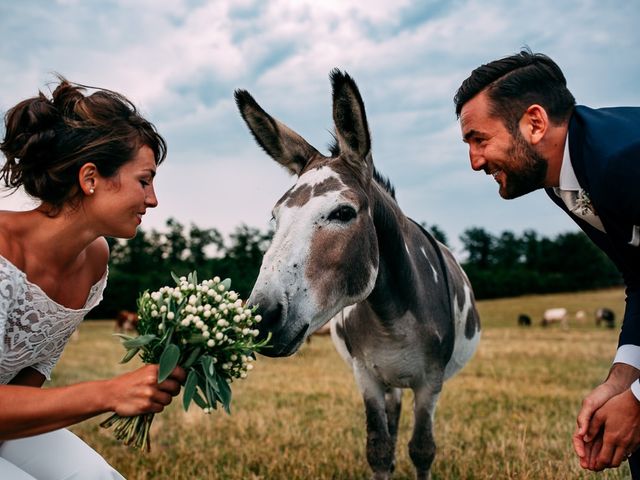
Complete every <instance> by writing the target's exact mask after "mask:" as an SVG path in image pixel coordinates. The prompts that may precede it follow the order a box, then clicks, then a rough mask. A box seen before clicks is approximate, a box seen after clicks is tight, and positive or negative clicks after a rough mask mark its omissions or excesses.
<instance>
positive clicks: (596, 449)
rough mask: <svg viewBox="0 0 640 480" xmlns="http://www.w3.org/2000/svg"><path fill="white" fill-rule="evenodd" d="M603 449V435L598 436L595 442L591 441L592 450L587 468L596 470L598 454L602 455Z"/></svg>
mask: <svg viewBox="0 0 640 480" xmlns="http://www.w3.org/2000/svg"><path fill="white" fill-rule="evenodd" d="M601 449H602V436H598V437H596V438H595V439H594V440H593V442H591V451H590V452H589V460H588V462H587V468H588V469H589V470H595V468H596V461H597V458H598V455H600V450H601Z"/></svg>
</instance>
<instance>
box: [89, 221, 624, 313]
mask: <svg viewBox="0 0 640 480" xmlns="http://www.w3.org/2000/svg"><path fill="white" fill-rule="evenodd" d="M422 225H423V227H425V228H426V229H427V230H428V231H429V232H431V234H432V235H433V236H434V237H435V238H437V239H438V240H439V241H441V242H442V243H444V244H447V236H446V234H445V233H444V232H443V231H442V230H441V229H440V228H439V227H438V226H437V225H430V226H427V225H426V224H424V223H423V224H422ZM272 236H273V232H272V231H270V230H268V231H261V230H259V229H257V228H254V227H249V226H247V225H240V226H239V227H237V228H236V229H235V230H234V231H233V232H232V233H231V234H230V235H229V236H228V238H224V236H223V235H222V234H221V233H220V232H219V231H218V230H217V229H215V228H210V229H201V228H199V227H197V226H196V225H193V224H192V225H191V226H189V227H185V225H183V224H181V223H180V222H178V221H177V220H175V219H173V218H170V219H169V220H167V222H166V228H165V230H164V231H162V232H159V231H156V230H151V231H150V232H147V231H145V230H142V229H140V230H139V231H138V234H137V235H136V236H135V238H133V239H131V240H127V241H122V240H114V239H109V244H110V247H111V259H110V262H109V281H108V284H107V288H106V290H105V292H104V301H103V302H102V303H101V304H100V305H99V306H98V307H96V308H95V309H94V310H93V311H92V312H91V315H90V316H91V317H92V318H113V317H114V316H115V315H116V314H117V312H119V311H120V310H135V309H136V300H137V298H138V295H139V293H140V292H142V291H144V290H146V289H151V290H155V289H157V288H160V287H161V286H163V285H171V284H172V283H173V280H172V279H171V272H173V273H175V274H177V275H179V276H180V275H186V274H188V273H189V272H191V271H197V272H198V276H199V278H212V277H213V276H216V275H217V276H219V277H221V278H230V279H232V286H231V288H232V289H233V290H235V291H236V292H238V294H239V295H240V297H241V298H244V299H246V298H247V297H248V296H249V294H250V292H251V288H252V287H253V284H254V282H255V280H256V278H257V276H258V272H259V269H260V264H261V262H262V256H263V255H264V253H265V252H266V250H267V248H268V246H269V243H270V241H271V238H272ZM460 241H461V243H462V245H463V255H462V257H463V258H464V260H463V261H462V265H463V267H464V269H465V271H466V273H467V275H468V276H469V279H470V281H471V284H472V285H473V289H474V292H475V295H476V297H477V298H478V299H483V298H497V297H509V296H516V295H523V294H528V293H551V292H566V291H577V290H587V289H592V288H601V287H608V286H613V285H621V284H622V278H621V277H620V274H619V273H618V271H617V269H616V268H615V266H614V265H613V264H612V263H611V261H610V260H609V259H608V258H607V257H606V256H605V255H604V254H603V253H602V252H601V251H600V250H599V249H598V248H597V247H596V246H595V245H593V244H592V243H591V241H590V240H589V239H588V238H587V237H586V235H584V234H583V233H582V232H570V233H564V234H560V235H558V236H556V237H555V238H547V237H543V236H539V235H538V234H537V233H536V232H535V231H533V230H528V231H525V232H524V233H523V234H522V235H520V236H518V235H516V234H514V233H513V232H510V231H504V232H502V233H501V234H500V235H497V236H495V235H492V234H491V233H490V232H488V231H487V230H485V229H483V228H479V227H472V228H469V229H467V230H465V231H464V232H463V233H462V235H461V236H460Z"/></svg>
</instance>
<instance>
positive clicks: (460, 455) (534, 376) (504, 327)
mask: <svg viewBox="0 0 640 480" xmlns="http://www.w3.org/2000/svg"><path fill="white" fill-rule="evenodd" d="M554 306H564V307H567V308H568V310H569V312H570V314H571V315H572V316H573V315H574V314H575V312H576V311H578V310H585V311H586V312H587V318H586V319H585V320H583V321H582V322H576V321H574V320H571V321H570V328H569V329H568V330H563V329H561V328H560V326H557V325H554V326H552V327H548V328H542V327H540V325H539V319H540V318H541V315H542V312H543V311H544V310H545V309H546V308H550V307H554ZM599 306H608V307H610V308H612V309H613V310H614V311H615V312H616V314H617V318H618V319H619V318H621V316H622V312H623V308H624V293H623V291H622V290H621V289H612V290H604V291H596V292H584V293H578V294H576V293H572V294H564V295H546V296H526V297H520V298H513V299H501V300H491V301H483V302H479V311H480V315H481V318H482V321H483V327H484V332H483V337H482V340H481V343H480V347H479V350H478V352H477V353H476V355H475V357H474V358H473V359H472V361H471V362H470V363H469V364H468V365H467V366H466V367H465V369H463V371H462V372H461V373H460V374H458V375H457V376H456V377H454V378H453V379H451V380H450V381H449V382H447V383H446V384H445V387H444V390H443V393H442V395H441V397H440V402H439V404H438V410H437V413H436V427H435V431H436V441H437V444H438V452H437V455H436V460H435V462H434V466H433V469H432V473H433V479H491V480H494V479H536V480H537V479H596V478H598V479H601V478H602V479H621V478H628V476H629V471H628V468H627V466H626V465H624V466H623V467H622V468H620V469H618V470H611V471H605V472H604V473H601V474H593V473H589V472H584V471H583V470H582V469H581V468H580V467H579V465H578V462H577V460H576V457H575V455H574V453H573V449H572V446H571V435H572V433H573V429H574V425H575V416H576V413H577V411H578V409H579V406H580V402H581V400H582V398H583V396H584V395H585V394H586V393H588V392H589V391H590V389H591V388H593V387H594V386H595V385H597V384H598V383H599V382H600V381H601V380H602V379H603V378H604V377H605V375H606V373H607V371H608V368H609V366H610V362H611V359H612V358H613V355H614V353H615V349H616V342H617V329H616V331H612V330H605V329H602V328H600V329H598V328H596V327H595V325H594V322H593V311H594V310H595V308H596V307H599ZM520 313H527V314H529V315H530V316H531V317H532V319H533V320H534V325H533V326H532V327H530V328H521V327H520V328H519V327H517V326H516V319H517V316H518V314H520ZM112 328H113V324H112V323H111V322H97V321H87V322H85V323H84V324H83V325H82V327H81V330H80V338H79V339H78V340H77V341H74V342H72V343H70V344H69V346H68V347H67V349H66V351H65V353H64V355H63V357H62V359H61V361H60V363H59V364H58V366H57V367H56V370H55V375H54V379H53V384H54V385H57V384H67V383H70V382H77V381H82V380H88V379H94V378H105V377H107V376H110V375H114V374H117V373H120V372H124V371H128V370H129V369H131V368H133V365H132V364H127V365H124V366H122V365H118V363H117V362H118V361H119V359H120V357H121V356H122V354H123V352H124V350H123V349H122V348H121V347H120V345H119V342H118V341H117V340H116V339H115V338H114V337H112V336H111V335H110V334H111V333H112ZM233 394H234V399H233V402H232V415H230V416H229V415H227V414H225V413H224V412H221V411H217V412H214V413H213V414H212V415H204V414H203V413H202V412H201V411H200V410H199V409H197V408H195V407H192V408H191V409H190V410H189V412H184V411H183V410H182V409H181V406H180V402H174V403H173V404H172V405H171V406H170V407H169V408H168V409H167V410H165V411H164V412H163V413H162V414H160V415H158V416H157V417H156V419H155V421H154V426H153V428H152V452H151V453H149V454H146V453H141V452H138V451H135V450H130V449H128V448H127V447H124V446H122V445H120V444H118V443H117V442H116V441H115V440H114V439H113V437H112V433H111V432H110V431H108V430H103V429H101V428H99V426H98V423H99V422H100V421H101V420H102V419H103V418H105V417H104V416H103V417H100V418H95V419H92V420H89V421H86V422H84V423H82V424H79V425H76V426H74V427H72V430H73V431H74V432H75V433H77V434H78V435H80V436H81V437H82V438H83V439H85V440H86V441H87V442H88V443H89V444H91V445H92V446H94V448H96V449H97V450H98V451H99V452H100V453H102V454H103V455H104V456H105V457H106V458H107V460H108V461H109V462H110V463H111V464H112V465H114V466H115V467H116V468H117V469H118V470H120V471H121V472H122V473H123V474H124V475H125V476H126V477H127V478H129V479H132V480H138V479H140V480H142V479H165V478H166V479H234V480H235V479H270V480H272V479H283V480H284V479H287V480H290V479H340V480H341V479H365V478H369V477H370V471H369V467H368V465H367V462H366V456H365V427H364V410H363V407H362V400H361V398H360V395H359V393H358V391H357V389H356V387H355V384H354V381H353V378H352V375H351V372H350V371H349V370H348V368H347V367H346V365H345V364H344V363H343V362H342V360H341V359H340V358H339V357H338V355H337V354H336V352H335V351H334V349H333V345H332V344H331V340H330V339H329V338H328V337H326V336H325V337H314V338H313V340H312V341H311V343H310V344H308V345H305V346H304V347H303V348H302V349H301V351H300V352H299V353H298V354H296V355H294V356H293V357H290V358H285V359H269V358H265V357H260V358H259V360H258V361H257V362H256V367H255V369H254V370H253V371H252V372H251V374H250V375H249V378H248V379H247V380H244V381H238V382H236V383H234V384H233ZM105 395H108V392H105ZM411 405H412V395H411V392H409V391H407V392H406V393H405V396H404V403H403V414H402V419H401V426H400V435H399V441H398V449H397V467H396V472H395V474H394V478H395V479H410V478H413V468H412V465H411V461H410V459H409V456H408V452H407V443H408V441H409V438H410V435H411V426H412V422H413V416H412V412H411Z"/></svg>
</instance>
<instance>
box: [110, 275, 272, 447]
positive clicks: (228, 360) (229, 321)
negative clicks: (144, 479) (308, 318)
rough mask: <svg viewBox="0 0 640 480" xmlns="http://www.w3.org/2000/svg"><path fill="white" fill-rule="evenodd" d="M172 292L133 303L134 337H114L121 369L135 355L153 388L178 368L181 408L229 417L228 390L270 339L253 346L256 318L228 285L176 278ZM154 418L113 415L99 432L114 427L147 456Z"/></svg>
mask: <svg viewBox="0 0 640 480" xmlns="http://www.w3.org/2000/svg"><path fill="white" fill-rule="evenodd" d="M171 275H172V276H173V279H174V280H175V282H176V286H175V287H162V288H161V289H160V290H158V291H155V292H151V293H149V292H148V291H146V292H144V293H143V294H141V295H140V297H139V298H138V318H139V319H138V324H137V327H136V329H137V331H138V334H139V335H138V336H137V337H130V336H128V335H122V334H118V335H119V336H120V337H121V338H122V344H123V346H124V347H125V348H126V349H127V353H126V354H125V356H124V358H123V359H122V361H121V363H126V362H128V361H129V360H131V359H132V358H133V357H134V356H135V355H136V354H138V353H140V357H141V358H142V361H143V362H144V363H157V364H159V370H158V383H159V382H162V381H164V380H165V379H166V378H168V376H169V374H170V373H171V372H172V371H173V369H174V368H175V367H176V366H178V365H180V366H181V367H183V368H184V369H185V370H186V372H187V379H186V381H185V384H184V391H183V401H182V403H183V407H184V409H185V410H187V409H188V408H189V405H190V404H191V402H192V401H193V402H195V403H196V404H197V405H198V406H199V407H200V408H202V409H203V410H204V412H205V413H211V411H212V410H214V409H216V408H217V404H218V403H220V404H221V405H222V406H223V408H224V409H225V410H226V412H227V413H230V404H231V388H230V387H229V384H230V383H231V382H233V380H234V379H236V378H246V376H247V373H248V372H249V370H251V369H252V368H253V365H252V362H253V361H254V360H255V353H254V352H256V351H258V350H259V349H260V348H263V347H264V346H266V344H267V342H268V341H269V338H267V339H265V340H263V341H261V342H256V336H257V335H258V330H256V329H255V325H256V323H258V322H260V320H261V317H260V315H256V314H255V307H254V308H245V307H244V306H243V302H242V300H241V299H239V298H238V294H237V293H235V292H234V291H232V290H229V287H230V285H231V281H230V280H229V279H226V280H224V281H220V279H219V278H218V277H215V278H213V279H212V280H205V281H203V282H202V283H198V281H197V276H196V272H193V273H190V274H189V276H188V277H180V278H178V277H177V276H176V275H174V274H171ZM153 416H154V414H153V413H147V414H143V415H137V416H134V417H121V416H120V415H118V414H116V413H114V414H113V415H111V416H110V417H109V418H108V419H107V420H105V421H104V422H102V423H101V424H100V426H102V427H104V428H109V427H112V426H113V427H114V433H115V436H116V438H117V439H118V440H122V441H123V442H124V443H125V444H126V445H132V446H134V447H136V448H141V449H145V450H147V451H149V449H150V443H149V428H150V426H151V422H152V421H153Z"/></svg>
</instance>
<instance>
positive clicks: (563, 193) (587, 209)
mask: <svg viewBox="0 0 640 480" xmlns="http://www.w3.org/2000/svg"><path fill="white" fill-rule="evenodd" d="M554 190H555V192H556V195H558V196H559V197H560V198H561V199H562V201H563V202H564V204H565V205H566V206H567V208H568V209H569V211H570V212H571V213H573V214H574V215H575V216H577V217H579V218H581V219H582V220H584V221H585V222H587V223H589V224H590V225H591V226H592V227H595V228H597V229H598V230H600V231H601V232H605V233H606V230H605V229H604V226H603V225H602V221H601V220H600V217H599V216H598V215H596V213H595V211H594V209H593V206H592V205H591V202H590V201H589V199H588V197H586V195H585V194H584V193H582V194H581V192H580V191H578V190H561V189H559V188H556V189H554Z"/></svg>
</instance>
